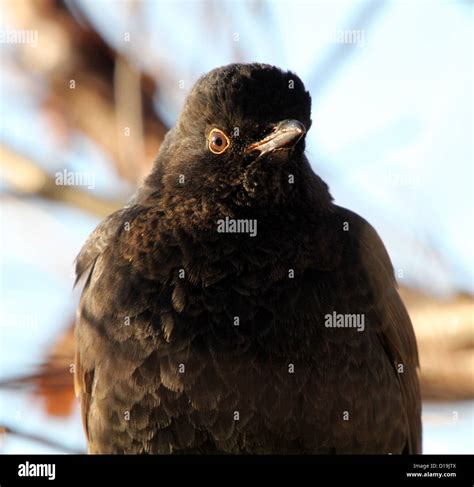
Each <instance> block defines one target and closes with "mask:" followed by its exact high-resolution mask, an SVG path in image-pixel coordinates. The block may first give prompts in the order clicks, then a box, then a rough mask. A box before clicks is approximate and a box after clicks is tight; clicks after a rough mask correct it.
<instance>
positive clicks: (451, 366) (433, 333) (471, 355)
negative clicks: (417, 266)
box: [401, 288, 474, 400]
mask: <svg viewBox="0 0 474 487" xmlns="http://www.w3.org/2000/svg"><path fill="white" fill-rule="evenodd" d="M401 294H402V297H403V299H404V301H405V303H406V305H407V308H408V311H409V313H410V317H411V319H412V321H413V326H414V328H415V333H416V337H417V341H418V349H419V354H420V379H421V390H422V395H423V397H424V398H425V399H446V400H448V399H472V398H473V397H474V301H473V299H472V297H470V296H464V295H459V296H456V297H454V298H452V299H450V300H447V301H440V300H439V299H435V298H433V297H430V296H426V295H423V294H421V293H419V292H415V291H413V290H409V289H407V288H403V289H402V292H401Z"/></svg>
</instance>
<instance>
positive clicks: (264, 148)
mask: <svg viewBox="0 0 474 487" xmlns="http://www.w3.org/2000/svg"><path fill="white" fill-rule="evenodd" d="M305 133H306V127H305V126H304V125H303V124H302V123H301V122H300V121H298V120H283V121H282V122H279V123H278V124H277V125H276V126H275V128H274V129H273V132H272V133H271V134H270V135H267V137H265V138H264V139H262V140H259V141H258V142H255V143H253V144H251V145H249V146H248V147H247V148H246V149H245V151H246V152H253V151H259V152H260V156H263V155H264V154H267V153H269V152H273V151H275V150H279V149H290V148H292V147H294V146H295V145H296V143H297V142H298V141H299V140H300V139H301V137H303V136H304V134H305Z"/></svg>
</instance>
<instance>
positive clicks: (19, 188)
mask: <svg viewBox="0 0 474 487" xmlns="http://www.w3.org/2000/svg"><path fill="white" fill-rule="evenodd" d="M0 169H1V175H2V178H3V179H4V181H5V182H6V183H8V185H9V186H10V187H11V188H12V189H13V190H14V191H15V192H17V193H20V194H22V195H25V196H39V197H42V198H46V199H49V200H53V201H60V202H62V203H66V204H68V205H71V206H74V207H76V208H79V209H81V210H84V211H87V212H89V213H92V214H94V215H98V216H106V215H109V214H110V213H112V212H113V211H115V210H116V209H118V208H120V206H122V204H123V202H119V201H110V200H106V199H104V198H100V197H98V196H95V195H93V194H91V193H89V192H87V191H85V190H83V189H81V188H78V187H76V186H65V185H57V184H56V181H55V178H54V177H52V176H51V175H50V174H48V173H47V172H46V171H45V170H43V169H41V168H40V167H39V166H38V165H37V164H35V163H34V162H32V161H30V160H29V159H27V158H26V157H24V156H21V155H19V154H16V153H15V152H13V151H12V150H11V149H8V148H6V147H2V146H0Z"/></svg>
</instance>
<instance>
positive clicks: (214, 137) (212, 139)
mask: <svg viewBox="0 0 474 487" xmlns="http://www.w3.org/2000/svg"><path fill="white" fill-rule="evenodd" d="M207 142H208V147H209V150H210V151H211V152H212V153H213V154H223V153H224V152H225V151H226V150H227V149H228V147H229V145H230V140H229V137H227V135H226V134H225V133H224V132H223V131H222V130H220V129H212V130H211V131H210V132H209V135H208V137H207Z"/></svg>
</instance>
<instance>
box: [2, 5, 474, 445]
mask: <svg viewBox="0 0 474 487" xmlns="http://www.w3.org/2000/svg"><path fill="white" fill-rule="evenodd" d="M472 22H473V5H472V2H471V1H463V0H458V1H447V0H446V1H443V0H425V1H424V0H419V1H416V2H415V1H384V0H377V1H361V2H359V1H337V2H336V1H311V2H302V1H298V0H291V1H285V0H281V1H280V0H268V1H264V0H249V1H217V0H195V1H191V0H189V1H181V0H177V1H131V0H129V1H127V0H120V1H118V0H115V1H81V0H78V1H74V2H73V1H58V0H16V1H13V0H6V1H5V0H1V1H0V65H1V67H0V172H1V180H0V198H1V209H0V272H1V281H0V452H1V453H61V452H64V453H67V452H84V451H85V441H84V436H83V433H82V426H81V422H80V418H79V410H78V405H77V403H76V400H75V398H74V395H73V389H72V373H71V372H72V365H71V364H72V362H73V349H74V343H73V334H72V330H73V324H74V315H75V308H76V305H77V301H78V297H79V291H78V290H75V291H73V290H72V284H73V281H74V279H73V273H72V269H73V260H74V258H75V256H76V255H77V253H78V251H79V249H80V248H81V245H82V243H83V242H84V240H85V239H86V237H87V235H88V234H89V233H90V232H91V230H92V229H93V228H94V226H95V225H96V224H97V223H98V222H99V221H100V220H101V219H102V218H103V217H104V216H105V215H107V214H108V213H110V212H112V211H113V210H114V209H116V208H118V207H120V206H121V205H123V203H124V202H125V201H126V200H127V199H128V198H129V197H130V196H131V194H132V193H133V191H134V189H135V187H136V185H137V184H138V183H139V182H140V180H141V179H142V178H143V176H144V175H145V174H146V173H147V171H148V170H149V169H150V167H151V164H152V162H153V159H154V158H155V156H156V154H157V151H158V149H159V147H160V143H161V142H162V140H163V137H164V134H165V133H166V131H167V129H168V128H169V127H171V126H172V125H173V124H174V122H175V120H176V117H177V115H178V113H179V110H180V108H181V106H182V103H183V100H184V98H185V96H186V94H187V93H188V92H189V90H190V88H191V87H192V85H193V83H194V81H195V80H196V79H197V78H198V77H199V76H200V75H202V74H203V73H205V72H206V71H208V70H210V69H212V68H214V67H216V66H220V65H223V64H228V63H230V62H236V61H243V62H250V61H260V62H266V63H270V64H275V65H277V66H280V67H282V68H285V69H290V70H293V71H295V72H296V73H298V74H299V76H300V77H301V78H302V79H303V81H304V82H305V84H306V87H307V89H308V90H309V91H310V92H311V95H312V98H313V126H312V129H311V131H310V133H309V134H308V150H307V152H308V157H309V159H310V161H311V162H312V165H313V167H314V170H315V171H316V172H317V173H318V174H319V175H320V176H321V177H322V178H323V179H324V180H325V181H326V182H327V183H328V184H329V185H330V187H331V190H332V193H333V196H334V197H335V199H336V202H337V203H338V204H339V205H342V206H347V207H349V208H351V209H352V210H354V211H356V212H358V213H360V214H362V215H363V216H364V217H365V218H366V219H368V220H369V221H370V222H371V223H372V224H373V225H374V226H375V228H376V229H377V230H378V232H379V233H380V235H381V237H382V239H383V240H384V242H385V244H386V246H387V248H388V250H389V253H390V255H391V257H392V260H393V264H394V267H395V271H396V275H397V278H398V281H399V284H400V289H401V293H402V295H403V298H404V300H405V303H406V304H407V307H408V309H409V312H410V315H411V317H412V320H413V323H414V326H415V331H416V334H417V337H418V344H419V349H420V355H421V384H422V392H423V401H424V402H423V423H424V452H425V453H474V353H473V350H474V313H473V311H474V308H473V292H474V279H473V275H474V274H473V248H474V245H473V225H472V223H473V154H472V149H473V144H472V140H473V94H472V89H473V79H472V78H473V53H472V49H473V47H472V46H473V44H472V42H473V37H472V36H473V34H472Z"/></svg>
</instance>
